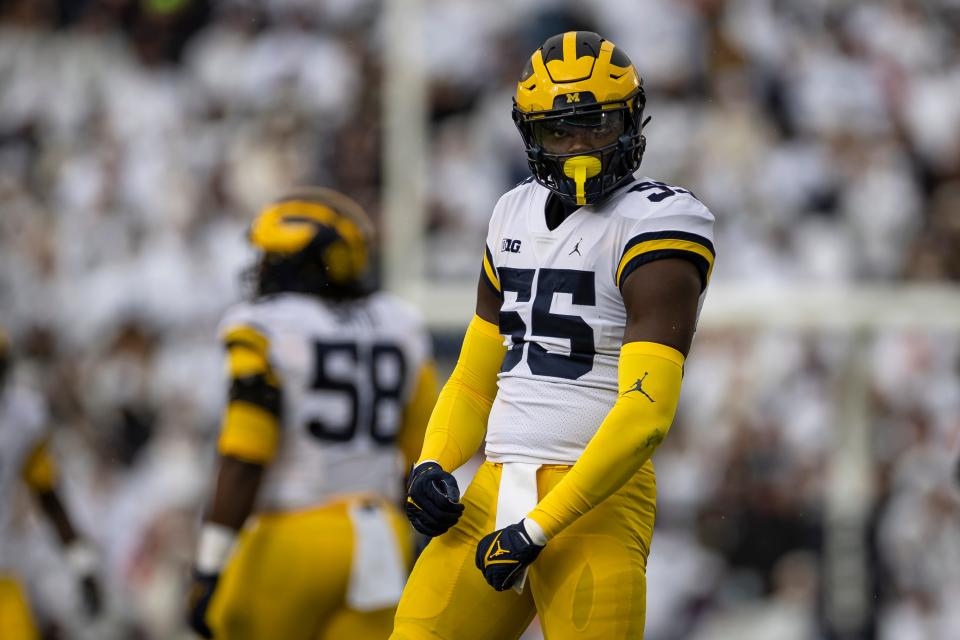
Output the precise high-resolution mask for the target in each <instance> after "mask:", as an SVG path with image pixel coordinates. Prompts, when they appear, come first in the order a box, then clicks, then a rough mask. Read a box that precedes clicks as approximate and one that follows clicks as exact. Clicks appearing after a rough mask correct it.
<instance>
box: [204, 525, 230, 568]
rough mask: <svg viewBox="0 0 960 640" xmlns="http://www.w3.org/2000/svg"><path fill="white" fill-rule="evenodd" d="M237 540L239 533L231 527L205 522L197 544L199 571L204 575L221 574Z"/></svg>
mask: <svg viewBox="0 0 960 640" xmlns="http://www.w3.org/2000/svg"><path fill="white" fill-rule="evenodd" d="M236 539H237V532H236V531H234V530H233V529H231V528H230V527H225V526H223V525H222V524H214V523H212V522H204V523H203V528H202V529H200V539H199V541H198V542H197V559H196V562H195V563H194V565H195V566H196V568H197V570H198V571H200V572H202V573H220V571H221V570H222V569H223V565H225V564H226V563H227V557H228V556H229V555H230V551H232V550H233V543H234V541H235V540H236Z"/></svg>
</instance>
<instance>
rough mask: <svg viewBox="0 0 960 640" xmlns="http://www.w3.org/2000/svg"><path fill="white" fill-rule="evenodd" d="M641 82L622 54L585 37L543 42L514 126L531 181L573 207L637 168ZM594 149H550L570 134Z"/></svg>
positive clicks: (642, 142)
mask: <svg viewBox="0 0 960 640" xmlns="http://www.w3.org/2000/svg"><path fill="white" fill-rule="evenodd" d="M645 106H646V96H645V94H644V91H643V80H642V79H641V78H640V76H639V74H637V70H636V69H635V68H634V66H633V63H631V62H630V59H629V58H628V57H627V55H626V54H625V53H623V51H621V50H620V49H618V48H617V47H616V46H615V45H614V44H613V43H612V42H610V41H609V40H604V39H603V38H601V37H600V36H599V35H597V34H596V33H593V32H590V31H568V32H566V33H562V34H558V35H555V36H552V37H550V38H548V39H547V40H546V41H545V42H544V43H543V45H541V46H540V48H539V49H537V50H536V51H534V52H533V55H532V56H530V59H529V60H528V61H527V65H526V67H525V69H524V70H523V74H522V76H521V78H520V82H519V83H518V84H517V93H516V96H515V97H514V102H513V120H514V122H515V123H516V125H517V128H518V129H519V130H520V135H521V136H522V137H523V143H524V145H525V146H526V148H527V161H528V163H529V164H530V169H531V171H532V172H533V176H534V178H535V179H536V180H537V182H539V183H540V184H542V185H543V186H545V187H547V188H548V189H550V190H551V191H553V192H554V193H556V194H557V195H558V196H559V197H560V198H562V199H563V200H565V201H567V202H570V203H572V204H577V205H584V204H596V203H599V202H602V201H603V199H604V198H605V197H606V196H607V195H609V194H610V193H611V192H612V190H613V189H614V188H616V187H617V185H619V184H621V183H622V182H623V181H625V180H626V179H627V178H628V177H629V176H631V175H632V174H633V172H634V171H636V170H637V168H638V167H639V166H640V161H641V159H642V158H643V151H644V149H645V147H646V139H645V138H644V136H643V133H642V130H643V124H644V123H643V109H644V107H645ZM585 132H586V133H588V134H589V135H588V136H586V138H587V139H588V140H596V141H598V142H597V146H595V147H592V148H586V149H577V150H575V151H569V152H564V151H558V150H556V149H551V148H550V146H551V144H550V143H551V141H555V140H562V139H563V138H564V137H565V136H566V137H573V136H574V135H576V136H578V137H582V136H583V134H584V133H585Z"/></svg>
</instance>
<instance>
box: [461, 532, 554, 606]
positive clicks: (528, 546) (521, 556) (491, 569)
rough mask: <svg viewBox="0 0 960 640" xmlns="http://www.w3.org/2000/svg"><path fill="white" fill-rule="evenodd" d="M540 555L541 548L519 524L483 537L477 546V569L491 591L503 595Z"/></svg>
mask: <svg viewBox="0 0 960 640" xmlns="http://www.w3.org/2000/svg"><path fill="white" fill-rule="evenodd" d="M541 551H543V546H541V545H539V544H535V543H534V542H533V540H531V539H530V536H529V534H527V531H526V529H524V528H523V520H521V521H520V522H518V523H516V524H511V525H510V526H508V527H504V528H503V529H498V530H497V531H494V532H493V533H490V534H487V535H486V536H484V537H483V539H482V540H481V541H480V544H478V545H477V557H476V560H477V569H480V571H482V572H483V577H484V578H485V579H486V581H487V582H488V583H489V584H490V586H491V587H493V588H494V589H496V590H497V591H506V590H507V589H509V588H510V587H512V586H513V583H515V582H516V581H517V578H519V577H520V575H521V574H522V573H523V570H524V569H525V568H526V567H527V566H528V565H529V564H530V563H531V562H533V561H534V560H536V559H537V556H538V555H540V552H541Z"/></svg>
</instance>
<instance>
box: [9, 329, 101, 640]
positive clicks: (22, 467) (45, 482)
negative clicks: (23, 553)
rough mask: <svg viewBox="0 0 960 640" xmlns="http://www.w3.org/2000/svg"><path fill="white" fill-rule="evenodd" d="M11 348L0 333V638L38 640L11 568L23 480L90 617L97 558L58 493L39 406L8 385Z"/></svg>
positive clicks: (96, 600)
mask: <svg viewBox="0 0 960 640" xmlns="http://www.w3.org/2000/svg"><path fill="white" fill-rule="evenodd" d="M9 371H10V348H9V343H8V340H7V338H6V335H5V334H4V332H3V330H2V329H0V635H2V637H3V638H5V639H8V640H25V639H27V638H29V639H31V640H32V639H34V638H39V637H40V634H39V632H38V631H37V627H36V625H35V623H34V620H33V617H32V615H31V612H30V607H29V605H28V602H27V599H26V596H25V594H24V591H23V589H22V587H21V585H20V582H19V581H18V580H17V578H16V577H15V576H14V574H13V567H11V566H9V558H10V554H11V553H14V549H13V548H12V547H10V546H7V545H10V544H11V536H10V527H11V525H12V524H13V523H12V522H11V521H10V519H11V517H12V513H11V506H12V502H13V497H14V491H15V490H16V486H17V485H18V484H19V482H20V481H21V480H22V481H23V482H25V483H26V485H27V486H28V487H29V488H30V491H31V493H32V494H33V496H34V497H35V498H36V500H37V502H38V504H39V505H40V508H41V510H42V511H43V513H44V514H45V515H46V517H47V519H48V520H49V521H50V523H51V525H53V527H54V528H55V529H56V531H57V535H58V537H59V538H60V541H61V542H62V543H63V546H64V552H65V554H66V560H67V564H68V565H69V567H70V569H71V571H73V572H74V573H75V575H76V576H77V577H78V578H79V580H80V593H81V595H82V597H83V603H84V606H85V608H86V610H87V613H89V614H90V615H96V614H98V613H99V612H100V608H101V592H100V584H99V580H98V578H97V565H98V554H97V552H96V550H95V549H94V548H93V546H92V545H91V544H90V543H89V542H87V541H86V540H84V539H83V538H81V537H80V536H78V535H77V532H76V529H75V528H74V526H73V524H72V522H71V519H70V517H69V516H68V514H67V511H66V509H65V508H64V505H63V503H62V502H61V500H60V497H59V495H58V493H57V467H56V465H55V463H54V459H53V457H52V455H51V453H50V449H49V438H48V433H47V429H46V409H45V407H44V403H43V401H42V400H41V399H40V398H39V397H38V396H36V395H35V394H34V393H32V392H30V391H29V390H27V389H25V388H21V387H18V386H15V385H12V384H7V378H8V375H9Z"/></svg>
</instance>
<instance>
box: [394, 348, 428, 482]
mask: <svg viewBox="0 0 960 640" xmlns="http://www.w3.org/2000/svg"><path fill="white" fill-rule="evenodd" d="M436 404H437V367H436V365H435V364H434V363H433V362H427V363H426V364H424V365H423V366H422V367H421V368H420V375H419V376H417V386H416V387H414V390H413V395H412V396H410V400H409V401H408V402H407V406H406V407H404V410H403V424H402V425H401V426H400V433H399V434H398V436H397V444H398V445H399V446H400V451H402V452H403V460H404V463H405V468H406V469H409V468H410V465H412V464H413V463H414V462H415V461H416V460H417V456H418V455H420V449H421V448H423V434H424V433H425V432H426V429H427V423H428V422H429V421H430V413H431V412H432V411H433V407H434V406H435V405H436Z"/></svg>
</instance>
